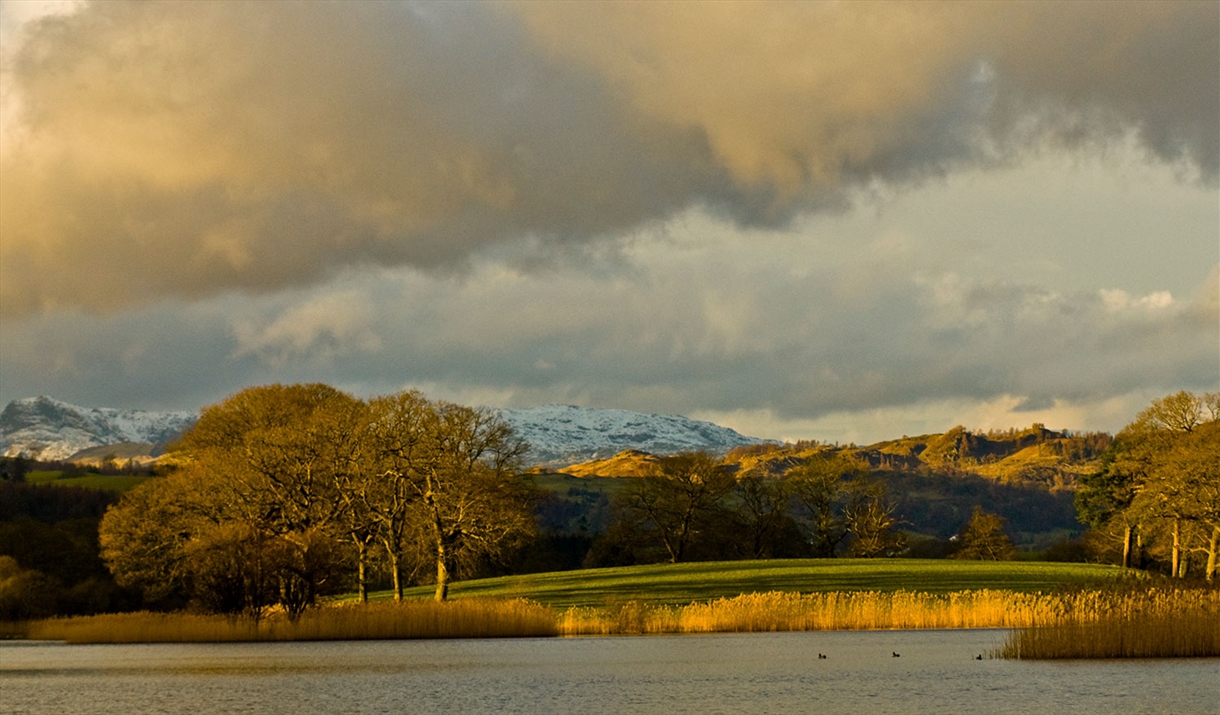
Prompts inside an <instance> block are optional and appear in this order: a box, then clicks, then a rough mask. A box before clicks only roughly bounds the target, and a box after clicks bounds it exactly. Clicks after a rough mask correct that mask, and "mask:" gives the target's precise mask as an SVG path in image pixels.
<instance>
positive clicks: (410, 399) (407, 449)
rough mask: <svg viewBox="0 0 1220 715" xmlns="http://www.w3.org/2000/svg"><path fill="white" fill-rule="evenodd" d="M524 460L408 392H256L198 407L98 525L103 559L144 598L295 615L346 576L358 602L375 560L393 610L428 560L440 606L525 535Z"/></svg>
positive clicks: (472, 422)
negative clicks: (387, 579) (182, 597)
mask: <svg viewBox="0 0 1220 715" xmlns="http://www.w3.org/2000/svg"><path fill="white" fill-rule="evenodd" d="M525 449H526V447H525V445H524V444H523V443H522V442H520V441H519V440H516V439H515V438H514V436H513V434H512V431H511V429H510V428H509V427H508V426H507V425H506V424H505V423H504V422H503V421H502V420H501V419H500V418H499V417H498V416H497V415H496V414H495V413H492V412H490V411H487V410H480V409H474V408H470V407H464V406H461V405H454V404H449V403H444V402H432V401H429V400H427V399H426V398H424V397H423V396H422V395H420V394H419V393H417V392H403V393H399V394H396V395H389V396H385V397H378V398H374V399H371V400H360V399H357V398H355V397H352V396H351V395H348V394H346V393H344V392H341V391H339V390H336V389H334V388H332V387H329V386H326V385H318V384H311V385H288V386H284V385H269V386H261V387H253V388H249V389H247V390H243V391H242V392H239V393H237V394H236V395H233V396H232V397H230V398H228V399H226V400H224V401H223V402H221V403H219V404H217V405H213V406H211V407H209V408H207V409H205V410H204V411H203V414H202V416H201V417H200V419H199V421H198V423H197V424H196V425H195V427H194V428H193V429H192V430H190V431H189V432H188V433H187V434H186V435H184V437H183V439H182V440H181V441H180V442H179V443H178V444H176V445H174V446H173V448H172V449H171V453H170V460H171V464H172V465H173V466H174V467H175V468H174V469H173V470H172V472H171V473H170V474H169V475H167V476H165V477H162V478H158V479H154V480H151V481H149V482H147V483H145V484H144V485H142V486H140V487H138V488H137V489H135V490H133V491H132V492H130V493H128V494H127V495H125V496H124V498H123V499H122V500H121V501H120V503H119V504H118V505H116V506H115V507H113V508H111V509H110V510H109V511H108V512H107V514H106V516H105V517H104V519H103V521H102V524H101V528H100V538H101V545H102V553H103V557H104V558H105V559H106V562H107V564H108V565H109V567H110V568H111V570H112V572H113V573H114V574H115V577H116V580H118V581H119V582H120V583H122V584H125V585H133V586H138V587H140V588H142V589H143V590H144V592H145V594H146V596H148V597H150V598H154V599H155V598H157V597H160V596H164V595H165V594H168V593H171V592H175V591H177V592H181V593H185V594H187V595H189V596H190V597H192V598H193V599H194V600H195V602H196V603H197V604H198V605H200V606H201V607H203V608H206V609H208V610H212V611H219V612H232V613H238V612H247V613H252V614H258V613H261V612H262V611H263V609H264V608H265V607H267V606H269V605H273V604H278V605H280V606H282V607H284V608H285V609H286V610H287V611H288V612H289V614H299V613H300V612H301V611H302V610H303V609H305V608H307V607H308V606H309V605H311V604H313V603H314V602H315V601H316V599H317V598H318V596H320V595H323V594H325V593H327V592H331V591H334V590H336V589H338V588H343V587H346V586H347V585H348V584H349V583H350V581H351V578H352V573H353V572H354V573H355V579H356V582H357V586H358V588H359V589H360V593H361V595H362V596H364V595H365V594H366V589H365V585H366V580H367V565H368V563H369V561H370V559H371V558H373V557H374V555H378V556H382V557H384V559H385V560H386V561H387V562H388V563H389V564H390V568H391V571H392V572H393V576H394V582H395V586H396V589H397V593H398V595H399V597H401V589H402V582H401V574H402V571H403V569H404V568H407V567H408V566H409V567H411V568H413V570H414V571H418V570H419V566H420V565H421V564H422V563H427V562H429V561H430V562H431V563H433V565H434V566H435V574H436V584H437V591H436V597H437V599H441V600H443V599H444V598H445V597H446V596H447V593H448V584H449V579H450V578H451V576H452V574H454V573H457V572H461V570H462V569H463V568H468V567H470V566H472V565H475V564H477V563H479V561H480V559H489V558H495V557H496V556H498V555H501V554H502V553H503V552H504V550H505V549H506V548H508V547H509V546H510V545H511V544H513V543H514V540H515V539H519V538H521V537H523V536H525V535H528V534H529V533H530V532H531V530H532V524H533V522H532V517H531V514H530V512H529V508H528V503H527V500H526V499H525V489H524V487H523V484H522V482H521V481H520V479H519V474H520V464H519V458H520V456H521V455H522V454H523V453H524V451H525ZM375 552H377V553H375Z"/></svg>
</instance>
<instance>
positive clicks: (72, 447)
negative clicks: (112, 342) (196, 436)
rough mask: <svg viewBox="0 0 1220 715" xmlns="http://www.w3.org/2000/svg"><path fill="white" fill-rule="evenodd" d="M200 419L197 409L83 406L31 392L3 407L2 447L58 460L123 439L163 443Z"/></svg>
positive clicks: (10, 452) (0, 423)
mask: <svg viewBox="0 0 1220 715" xmlns="http://www.w3.org/2000/svg"><path fill="white" fill-rule="evenodd" d="M198 418H199V414H198V413H196V412H145V411H142V410H118V409H113V408H108V407H78V406H77V405H70V404H68V403H67V402H60V401H59V400H55V399H52V398H50V397H28V398H25V399H23V400H13V401H12V402H10V403H8V405H7V406H6V407H5V408H4V411H3V412H0V451H2V452H3V454H4V455H5V456H17V455H21V454H24V455H25V456H27V457H32V458H34V459H43V460H55V459H67V458H69V457H71V456H72V455H74V454H76V453H77V452H80V451H82V450H85V449H89V448H91V447H100V446H103V445H108V444H117V443H119V442H140V443H145V444H152V445H160V444H164V443H166V442H168V441H170V440H172V439H173V438H174V437H176V436H177V435H179V434H180V433H181V432H182V431H183V430H185V429H187V428H189V427H190V426H191V425H192V424H194V423H195V420H197V419H198Z"/></svg>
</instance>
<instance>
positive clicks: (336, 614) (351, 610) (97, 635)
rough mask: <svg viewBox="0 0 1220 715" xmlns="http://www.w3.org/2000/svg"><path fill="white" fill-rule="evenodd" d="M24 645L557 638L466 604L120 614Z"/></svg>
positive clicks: (504, 607)
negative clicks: (295, 613) (240, 614)
mask: <svg viewBox="0 0 1220 715" xmlns="http://www.w3.org/2000/svg"><path fill="white" fill-rule="evenodd" d="M28 633H29V635H28V637H29V638H31V639H35V640H62V641H67V642H68V643H225V642H247V641H306V640H374V639H385V640H391V639H405V638H525V637H536V636H554V635H557V631H556V628H555V614H554V612H553V611H552V610H550V609H549V608H546V607H544V606H540V605H538V604H535V603H531V602H528V601H524V600H507V601H499V600H497V601H492V600H482V599H466V600H461V601H452V602H448V603H436V602H434V601H403V602H398V603H395V602H389V603H375V604H364V605H344V606H334V607H327V608H319V609H314V610H311V611H307V612H306V613H304V614H302V616H301V617H300V618H298V619H297V620H295V621H293V620H289V619H288V618H286V617H284V616H282V615H276V616H272V617H268V618H264V619H262V620H260V621H259V622H257V623H256V622H254V621H253V620H251V619H246V618H227V617H224V616H203V615H192V614H184V613H148V612H140V613H120V614H108V615H101V616H84V617H75V618H55V619H49V620H44V621H36V622H33V623H31V624H30V626H29V631H28Z"/></svg>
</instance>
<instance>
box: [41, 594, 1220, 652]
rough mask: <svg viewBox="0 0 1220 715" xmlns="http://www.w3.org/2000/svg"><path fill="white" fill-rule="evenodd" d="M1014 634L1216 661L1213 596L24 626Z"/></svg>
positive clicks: (204, 634)
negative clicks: (1005, 630) (985, 630)
mask: <svg viewBox="0 0 1220 715" xmlns="http://www.w3.org/2000/svg"><path fill="white" fill-rule="evenodd" d="M952 628H1008V629H1013V631H1012V634H1011V635H1010V637H1009V639H1008V641H1007V643H1005V645H1003V646H1002V647H1001V648H999V649H997V650H996V651H995V652H993V653H992V656H993V657H999V658H1111V657H1173V656H1192V657H1199V656H1205V657H1215V656H1220V591H1217V590H1214V589H1213V590H1205V589H1195V590H1189V589H1171V588H1150V589H1128V590H1088V591H1077V592H1067V593H1054V594H1031V593H1019V592H1013V591H1001V590H986V589H984V590H978V591H957V592H953V593H934V594H930V593H922V592H911V591H897V592H880V591H865V592H833V593H807V594H799V593H790V592H770V593H751V594H742V595H740V596H736V597H733V598H718V599H715V600H712V601H707V602H703V603H692V604H689V605H685V606H675V605H666V604H648V603H645V602H642V601H637V600H630V601H619V602H613V603H610V604H608V605H606V606H604V607H601V608H592V607H572V608H568V609H567V610H565V611H562V612H560V611H557V610H555V609H552V608H549V607H547V606H543V605H539V604H537V603H535V602H531V601H525V600H522V599H512V600H493V599H473V598H469V599H458V600H456V601H451V602H448V603H436V602H434V601H425V600H412V601H403V602H379V603H371V604H363V605H360V604H347V605H341V606H329V607H324V608H318V609H314V610H311V611H308V612H306V613H305V614H304V615H302V616H301V617H300V618H299V619H297V620H295V621H292V620H289V619H287V618H285V617H283V616H282V615H277V616H274V617H269V618H265V619H263V620H261V621H259V622H258V623H255V622H253V621H251V620H249V619H233V618H225V617H222V616H200V615H190V614H181V613H177V614H157V613H129V614H114V615H105V616H88V617H76V618H63V619H50V620H44V621H35V622H32V623H30V624H29V630H28V637H29V638H32V639H49V640H63V641H67V642H69V643H157V642H180V643H181V642H233V641H291V640H363V639H405V638H502V637H546V636H582V635H643V634H669V633H673V634H677V633H740V632H759V631H762V632H773V631H820V630H886V629H952Z"/></svg>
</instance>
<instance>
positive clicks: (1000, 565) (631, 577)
mask: <svg viewBox="0 0 1220 715" xmlns="http://www.w3.org/2000/svg"><path fill="white" fill-rule="evenodd" d="M1123 573H1124V572H1123V571H1122V569H1119V568H1116V567H1113V566H1100V565H1096V564H1067V563H1047V562H1027V561H1021V562H1017V561H1000V562H997V561H951V560H918V559H793V560H772V561H719V562H707V563H687V564H653V565H648V566H627V567H621V568H609V569H588V570H582V571H560V572H553V573H544V574H530V575H524V576H507V577H503V578H492V579H482V580H478V581H460V582H457V583H455V584H453V585H452V586H451V587H450V590H449V595H450V597H451V598H469V597H491V598H526V599H529V600H532V601H537V602H539V603H542V604H544V605H547V606H551V607H554V608H560V609H564V608H570V607H600V606H605V605H607V604H616V603H625V602H629V601H638V602H641V603H644V604H649V605H671V606H681V605H686V604H689V603H695V602H702V601H710V600H713V599H717V598H730V597H733V596H737V595H740V594H743V593H768V592H773V591H781V592H794V593H828V592H855V591H880V592H893V591H900V590H902V591H919V592H923V593H932V594H936V593H950V592H956V591H975V590H983V589H990V590H1006V591H1014V592H1018V593H1033V592H1049V591H1053V590H1056V589H1059V588H1062V587H1064V586H1072V585H1078V586H1088V585H1092V584H1099V583H1102V582H1108V581H1112V580H1113V579H1115V578H1118V577H1120V576H1121V575H1122V574H1123ZM432 591H433V588H432V587H431V586H420V587H416V588H412V589H408V590H407V591H406V592H405V594H404V595H406V596H408V597H411V598H420V597H424V598H426V597H428V596H429V595H430V594H431V593H432ZM392 596H393V594H392V592H390V591H379V592H376V593H374V594H372V595H371V598H372V599H375V600H382V599H387V598H392Z"/></svg>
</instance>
